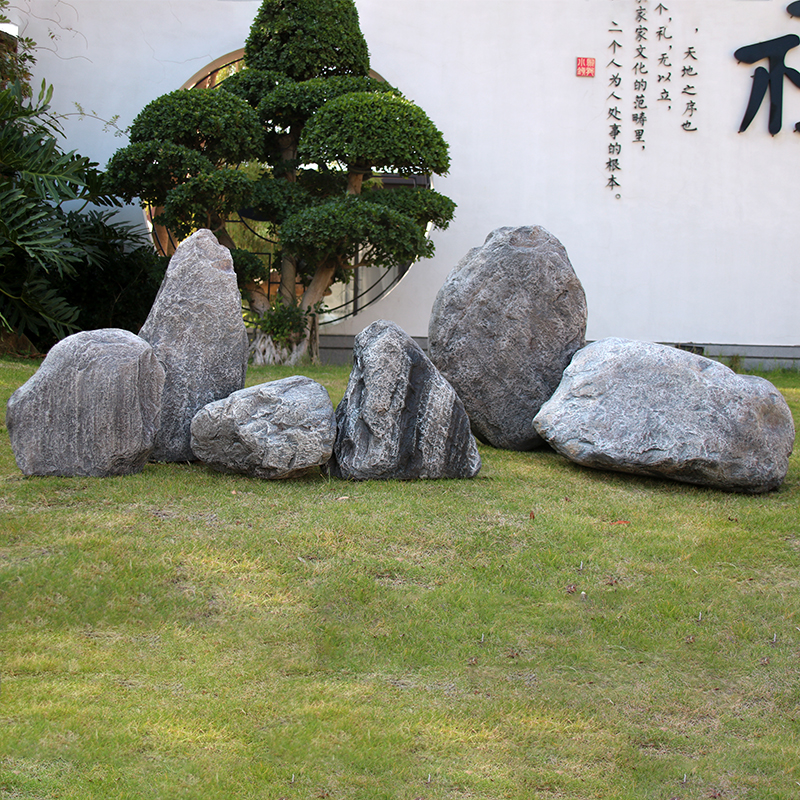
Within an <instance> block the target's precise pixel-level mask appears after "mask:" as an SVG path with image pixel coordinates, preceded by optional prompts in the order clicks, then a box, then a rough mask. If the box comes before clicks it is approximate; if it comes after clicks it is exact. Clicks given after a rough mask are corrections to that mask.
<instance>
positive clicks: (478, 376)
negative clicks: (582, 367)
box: [428, 226, 586, 450]
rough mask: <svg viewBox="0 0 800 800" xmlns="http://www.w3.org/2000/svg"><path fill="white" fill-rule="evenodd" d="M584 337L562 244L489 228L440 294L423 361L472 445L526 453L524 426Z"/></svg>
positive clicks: (581, 305) (537, 234)
mask: <svg viewBox="0 0 800 800" xmlns="http://www.w3.org/2000/svg"><path fill="white" fill-rule="evenodd" d="M585 333H586V297H585V295H584V292H583V287H582V286H581V283H580V281H579V280H578V278H577V276H576V275H575V271H574V270H573V268H572V265H571V264H570V261H569V258H568V256H567V252H566V250H565V249H564V247H563V245H562V244H561V242H559V241H558V239H556V238H555V236H553V235H552V234H550V233H548V232H547V231H546V230H545V229H544V228H542V227H539V226H534V227H520V228H511V227H507V228H498V229H497V230H495V231H493V232H492V233H490V234H489V236H488V237H487V239H486V241H485V242H484V244H483V245H482V246H481V247H476V248H474V249H472V250H470V251H469V253H467V255H466V256H465V257H464V258H463V259H462V260H461V261H460V262H459V263H458V265H457V266H456V267H455V268H454V269H453V270H452V271H451V272H450V274H449V275H448V276H447V279H446V280H445V282H444V284H443V286H442V288H441V289H440V290H439V293H438V295H437V297H436V300H435V302H434V304H433V310H432V312H431V318H430V325H429V329H428V352H429V354H430V358H431V361H433V363H434V364H435V365H436V366H437V368H438V369H439V371H440V372H441V373H442V374H443V375H444V377H445V378H447V380H448V381H450V383H451V384H452V386H453V388H454V389H455V390H456V392H457V393H458V396H459V397H460V398H461V399H462V401H463V402H464V407H465V408H466V410H467V414H469V418H470V422H471V424H472V431H473V433H474V434H475V435H476V436H477V437H478V438H479V439H480V440H481V441H484V442H487V443H488V444H491V445H494V446H495V447H500V448H505V449H508V450H532V449H534V448H536V447H540V446H542V444H543V443H542V440H541V439H540V438H539V436H538V434H537V433H536V431H535V430H534V429H533V428H532V427H531V424H530V423H531V419H532V418H533V417H534V415H535V414H536V412H537V411H538V410H539V409H540V408H541V406H542V403H544V401H545V400H547V399H548V398H549V397H550V395H551V394H552V393H553V392H554V391H555V389H556V386H558V384H559V382H560V380H561V375H562V373H563V372H564V369H565V368H566V366H567V364H569V362H570V359H571V358H572V356H573V354H574V353H575V351H576V350H578V348H580V347H582V346H583V344H584V336H585Z"/></svg>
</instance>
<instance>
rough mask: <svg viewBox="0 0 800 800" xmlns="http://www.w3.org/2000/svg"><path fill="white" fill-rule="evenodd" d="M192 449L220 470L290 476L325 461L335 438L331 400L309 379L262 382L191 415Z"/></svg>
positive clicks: (298, 376)
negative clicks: (192, 417) (192, 416)
mask: <svg viewBox="0 0 800 800" xmlns="http://www.w3.org/2000/svg"><path fill="white" fill-rule="evenodd" d="M191 437H192V452H193V453H194V456H195V457H196V458H198V459H199V460H200V461H203V462H205V463H206V464H208V465H209V466H211V467H213V468H214V469H218V470H220V471H222V472H238V473H241V474H243V475H250V476H252V477H254V478H291V477H294V476H297V475H300V474H302V473H303V472H306V471H308V470H309V469H312V468H313V467H319V466H322V465H324V464H326V463H327V462H328V460H329V459H330V457H331V454H332V452H333V443H334V441H335V440H336V418H335V415H334V410H333V403H331V399H330V397H329V396H328V392H327V391H326V389H325V387H323V386H321V385H320V384H319V383H317V382H316V381H312V380H311V379H310V378H306V377H303V376H302V375H296V376H294V377H292V378H284V379H283V380H278V381H272V382H270V383H262V384H259V385H258V386H250V387H248V388H247V389H241V390H240V391H238V392H234V393H233V394H231V395H230V396H229V397H227V398H225V399H223V400H216V401H214V402H213V403H209V404H208V405H206V406H204V407H203V408H201V409H200V411H198V412H197V414H195V416H194V419H193V420H192V425H191Z"/></svg>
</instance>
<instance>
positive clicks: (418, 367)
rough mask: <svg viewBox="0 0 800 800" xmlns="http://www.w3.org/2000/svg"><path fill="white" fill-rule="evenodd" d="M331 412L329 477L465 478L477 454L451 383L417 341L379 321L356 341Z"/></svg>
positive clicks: (475, 468)
mask: <svg viewBox="0 0 800 800" xmlns="http://www.w3.org/2000/svg"><path fill="white" fill-rule="evenodd" d="M353 361H354V363H353V370H352V372H351V373H350V380H349V382H348V385H347V390H346V392H345V395H344V398H343V399H342V401H341V403H339V405H338V407H337V409H336V422H337V425H338V429H339V430H338V434H337V437H336V445H335V447H334V455H333V458H332V459H331V462H330V465H329V471H330V473H331V474H332V475H334V476H336V477H339V478H347V479H352V480H370V479H376V480H383V479H392V478H394V479H399V480H408V479H413V478H472V477H474V476H475V475H477V474H478V471H479V470H480V467H481V459H480V456H479V455H478V448H477V445H476V442H475V439H474V438H473V436H472V434H471V433H470V428H469V419H468V418H467V415H466V412H465V411H464V406H463V405H462V403H461V401H460V400H459V398H458V396H457V395H456V393H455V392H454V391H453V387H452V386H450V384H449V383H448V382H447V381H446V380H445V379H444V378H443V377H442V376H441V374H440V373H439V372H438V370H437V369H436V368H435V367H434V366H433V364H432V363H431V362H430V360H429V359H428V358H427V356H426V355H425V354H424V353H423V352H422V350H421V349H420V347H419V345H418V344H417V343H416V342H415V341H414V340H413V339H412V338H411V337H410V336H409V335H408V334H407V333H405V331H403V330H401V329H400V328H399V327H398V326H397V325H395V324H394V323H393V322H386V321H385V320H380V321H378V322H374V323H372V325H370V326H369V327H368V328H366V329H364V330H363V331H362V332H361V333H360V334H358V336H357V337H356V340H355V346H354V348H353Z"/></svg>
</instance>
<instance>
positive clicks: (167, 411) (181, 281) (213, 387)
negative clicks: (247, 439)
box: [139, 230, 248, 461]
mask: <svg viewBox="0 0 800 800" xmlns="http://www.w3.org/2000/svg"><path fill="white" fill-rule="evenodd" d="M139 335H140V336H141V337H142V338H143V339H145V340H146V341H148V342H150V344H151V345H152V347H153V350H154V351H155V354H156V357H157V358H158V360H159V361H160V362H161V364H162V365H163V367H164V372H165V373H166V383H165V386H164V397H163V410H162V414H161V428H160V429H159V432H158V435H157V437H156V448H155V451H154V452H153V456H152V458H153V460H154V461H191V460H193V459H194V456H193V454H192V448H191V441H190V426H191V424H192V418H193V417H194V415H195V414H196V413H197V411H198V410H199V409H201V408H202V407H203V406H205V405H207V404H208V403H210V402H212V401H214V400H220V399H221V398H223V397H227V396H228V395H229V394H231V393H232V392H235V391H238V390H239V389H242V388H243V387H244V381H245V375H246V372H247V347H248V342H247V332H246V330H245V327H244V321H243V319H242V301H241V296H240V294H239V289H238V287H237V284H236V273H235V272H234V271H233V259H232V258H231V254H230V251H229V250H228V249H227V248H226V247H223V246H222V245H220V244H219V243H218V242H217V240H216V238H215V236H214V234H213V233H211V231H208V230H199V231H197V233H194V234H192V236H190V237H189V238H188V239H186V240H185V241H184V242H182V243H181V244H180V245H179V246H178V249H177V250H176V251H175V254H174V255H173V256H172V258H171V259H170V262H169V267H168V268H167V273H166V275H165V276H164V281H163V282H162V284H161V288H160V289H159V290H158V295H157V296H156V299H155V302H154V303H153V308H152V309H151V311H150V314H149V316H148V317H147V320H146V322H145V323H144V325H143V326H142V329H141V331H140V332H139Z"/></svg>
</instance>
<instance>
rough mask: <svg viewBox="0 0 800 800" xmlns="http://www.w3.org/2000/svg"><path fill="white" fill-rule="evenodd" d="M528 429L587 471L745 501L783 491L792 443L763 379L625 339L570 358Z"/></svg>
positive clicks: (782, 409)
mask: <svg viewBox="0 0 800 800" xmlns="http://www.w3.org/2000/svg"><path fill="white" fill-rule="evenodd" d="M533 424H534V426H535V427H536V429H537V431H538V432H539V434H540V435H541V436H542V437H544V439H546V440H547V442H548V443H549V444H550V445H552V447H553V448H554V449H555V450H557V451H558V452H559V453H561V454H562V455H564V456H566V457H567V458H569V459H571V460H572V461H574V462H576V463H578V464H582V465H584V466H587V467H596V468H599V469H611V470H619V471H622V472H631V473H637V474H641V475H653V476H657V477H663V478H671V479H673V480H677V481H684V482H686V483H695V484H700V485H704V486H711V487H714V488H717V489H723V490H726V491H733V492H745V493H759V492H766V491H769V490H771V489H777V488H778V487H779V486H780V485H781V483H782V482H783V479H784V478H785V477H786V472H787V470H788V466H789V456H790V455H791V452H792V448H793V446H794V436H795V430H794V422H793V420H792V415H791V412H790V410H789V407H788V406H787V404H786V401H785V400H784V399H783V396H782V395H781V394H780V392H779V391H778V390H777V389H776V388H775V387H774V386H773V385H772V384H771V383H770V382H769V381H766V380H764V379H763V378H757V377H754V376H752V375H737V374H736V373H734V372H733V371H732V370H730V369H728V367H726V366H724V365H722V364H719V363H718V362H716V361H711V360H710V359H708V358H703V357H702V356H698V355H695V354H693V353H687V352H684V351H682V350H676V349H674V348H672V347H667V346H666V345H659V344H652V343H650V342H633V341H629V340H626V339H604V340H602V341H600V342H595V343H594V344H591V345H589V346H588V347H586V348H584V349H583V350H581V351H580V352H578V353H577V354H576V355H575V357H574V358H573V360H572V363H571V364H570V365H569V367H568V368H567V370H566V371H565V373H564V379H563V381H562V382H561V385H560V386H559V387H558V389H557V390H556V392H555V394H554V395H553V396H552V397H551V398H550V400H548V401H547V402H546V403H545V404H544V405H543V406H542V408H541V410H540V411H539V413H538V414H537V415H536V418H535V419H534V421H533Z"/></svg>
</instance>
